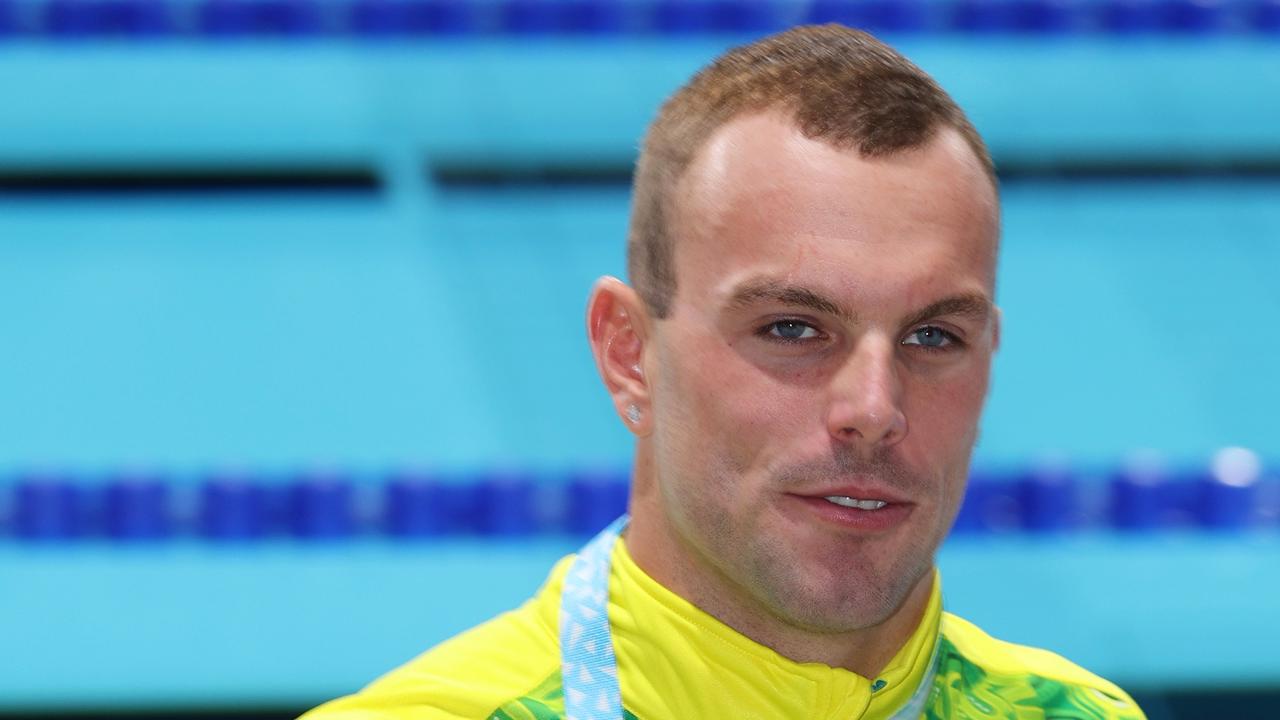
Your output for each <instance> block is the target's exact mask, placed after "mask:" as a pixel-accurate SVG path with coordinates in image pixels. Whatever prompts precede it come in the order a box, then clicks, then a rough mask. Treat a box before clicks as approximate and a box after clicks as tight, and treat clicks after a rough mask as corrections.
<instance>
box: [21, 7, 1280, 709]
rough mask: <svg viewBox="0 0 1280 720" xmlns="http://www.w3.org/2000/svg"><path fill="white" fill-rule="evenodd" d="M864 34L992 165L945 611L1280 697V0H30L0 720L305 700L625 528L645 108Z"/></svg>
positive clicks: (1224, 702) (1018, 635) (1277, 700)
mask: <svg viewBox="0 0 1280 720" xmlns="http://www.w3.org/2000/svg"><path fill="white" fill-rule="evenodd" d="M828 20H836V21H841V22H844V23H846V24H849V25H854V26H859V27H864V28H867V29H870V30H873V31H874V32H876V33H877V34H879V35H881V36H882V37H884V38H885V39H886V40H888V41H889V42H891V43H892V44H894V45H895V46H896V47H898V48H899V49H901V50H902V51H903V52H905V53H906V54H907V55H908V56H909V57H911V58H912V59H914V60H915V61H916V62H917V63H919V64H920V65H921V66H923V67H924V68H925V69H926V70H928V71H929V72H931V73H933V74H934V75H935V76H936V77H937V78H938V79H939V80H940V81H941V83H942V84H943V85H944V86H945V87H946V88H948V89H949V90H950V91H951V92H952V94H953V95H954V96H955V97H956V98H957V100H958V101H959V102H960V104H961V105H962V106H964V107H965V108H966V110H967V111H968V112H969V113H970V116H971V117H972V119H973V120H974V122H975V124H976V125H977V126H978V128H979V130H981V131H982V133H983V134H984V135H985V137H986V139H987V141H988V143H989V144H990V146H991V149H992V151H993V154H994V156H995V159H996V162H997V165H998V166H999V169H1000V173H1001V181H1002V185H1003V189H1002V192H1003V198H1004V222H1005V235H1004V245H1003V248H1002V253H1003V255H1002V259H1001V276H1000V285H999V288H998V294H999V297H998V300H999V302H1000V304H1001V305H1002V306H1003V309H1004V313H1005V315H1004V318H1005V337H1004V345H1003V348H1002V350H1001V353H1000V355H999V357H998V360H997V366H996V370H995V382H994V387H993V394H992V397H991V399H990V402H989V405H988V411H987V415H986V420H985V424H984V431H983V434H982V439H981V442H980V445H979V447H978V450H977V453H976V457H975V462H974V471H973V475H972V478H971V492H970V495H969V497H968V499H967V500H966V504H965V507H964V508H963V510H962V514H961V517H960V519H959V521H958V523H957V528H956V531H955V533H954V535H953V537H952V539H951V540H949V541H948V543H947V545H946V546H945V547H944V549H943V551H942V553H941V564H942V567H943V577H944V583H945V584H944V593H945V596H946V602H947V605H948V608H949V609H950V610H952V611H953V612H956V613H958V614H961V615H963V616H965V617H968V618H969V619H972V620H974V621H975V622H977V623H978V624H979V625H981V626H983V627H984V628H985V629H987V630H988V631H989V632H991V633H992V634H993V635H996V636H998V637H1002V638H1004V639H1008V640H1012V641H1016V642H1022V643H1028V644H1034V645H1042V646H1047V647H1050V648H1052V649H1054V650H1056V651H1058V652H1060V653H1062V654H1064V655H1066V656H1068V657H1070V658H1071V659H1073V660H1075V661H1077V662H1079V663H1081V664H1083V665H1085V666H1086V667H1088V668H1090V669H1092V670H1094V671H1096V672H1098V673H1100V674H1102V675H1104V676H1106V677H1108V678H1110V679H1113V680H1115V681H1116V682H1118V683H1120V684H1122V685H1123V686H1125V687H1126V688H1128V689H1130V690H1132V691H1133V693H1134V694H1135V695H1136V696H1137V697H1138V698H1139V700H1140V702H1142V703H1143V705H1144V706H1145V708H1146V710H1147V712H1148V714H1149V716H1150V717H1151V718H1152V719H1153V720H1157V719H1162V718H1178V719H1179V720H1187V719H1190V718H1214V719H1218V718H1275V717H1280V715H1277V713H1278V712H1280V711H1277V710H1276V708H1277V707H1280V660H1277V659H1276V653H1275V648H1276V647H1277V646H1280V622H1277V621H1278V620H1280V475H1278V474H1277V470H1278V469H1280V436H1278V435H1277V432H1276V420H1275V414H1276V410H1277V408H1280V380H1277V371H1278V370H1280V367H1278V364H1277V357H1278V356H1280V326H1278V325H1277V322H1278V321H1277V316H1278V315H1280V281H1278V280H1277V268H1280V0H817V1H815V2H798V1H791V0H683V1H679V0H675V1H672V0H0V97H3V101H0V717H6V718H16V717H63V718H72V717H74V718H81V719H84V720H87V719H88V718H105V717H137V718H141V717H166V718H184V717H190V718H195V717H206V718H207V717H226V718H286V717H293V716H294V715H296V714H297V713H299V712H301V711H302V710H304V709H306V708H308V707H310V706H312V705H315V704H317V703H319V702H321V701H323V700H326V699H329V698H331V697H334V696H336V695H340V694H344V693H348V692H352V691H354V690H356V689H357V688H358V687H360V686H361V685H363V684H364V683H366V682H368V681H369V680H371V679H372V678H373V677H375V676H376V675H378V674H379V673H381V672H384V671H386V670H388V669H390V668H391V667H393V666H395V665H397V664H399V663H401V662H404V661H406V660H408V659H409V658H410V657H412V656H413V655H415V654H417V653H418V652H421V651H422V650H424V649H426V648H427V647H429V646H431V645H433V644H434V643H436V642H438V641H439V640H441V639H443V638H445V637H448V636H449V635H452V634H454V633H455V632H457V631H459V630H461V629H463V628H465V627H468V626H470V625H472V624H474V623H476V622H479V621H481V620H483V619H486V618H487V617H490V616H491V615H493V614H495V613H497V612H499V611H501V610H504V609H508V608H511V607H514V606H515V605H516V604H518V603H519V602H521V601H522V600H523V599H524V598H526V597H528V596H529V595H530V594H531V593H532V592H533V591H534V590H535V589H536V587H537V586H538V584H539V583H540V582H541V580H542V579H543V577H544V576H545V574H546V572H547V571H548V569H549V568H550V566H551V564H552V563H553V561H554V560H555V559H556V558H558V557H560V556H561V555H562V554H565V553H567V552H571V551H572V550H574V549H576V547H577V546H578V545H579V544H580V543H581V542H582V539H583V538H585V537H586V536H589V535H590V534H592V533H593V532H594V531H596V530H598V529H599V528H601V527H603V526H604V525H605V524H606V523H607V522H608V521H609V520H610V519H612V517H614V516H615V515H616V514H618V513H619V512H620V511H621V509H622V507H624V504H625V497H626V481H627V470H628V462H629V457H630V452H631V445H630V442H629V436H628V435H627V434H626V432H625V431H624V430H623V429H622V428H621V427H620V425H619V422H618V421H617V419H616V418H615V417H614V415H613V413H612V410H611V408H610V405H609V402H608V400H607V398H606V395H605V393H604V392H603V390H602V388H601V387H600V385H599V383H598V381H597V379H596V375H595V371H594V366H593V363H592V361H591V358H590V355H589V352H588V349H587V346H586V342H585V339H584V333H583V320H582V318H583V312H584V305H585V300H586V297H587V293H588V290H589V287H590V284H591V283H592V281H593V280H594V279H595V278H596V277H597V276H599V275H601V274H605V273H611V274H618V275H621V274H622V273H623V271H624V262H623V241H624V237H625V229H626V223H627V202H628V187H629V182H630V172H631V167H632V162H633V159H634V156H635V151H636V147H637V143H638V140H639V138H640V136H641V134H642V132H643V129H644V127H645V125H646V123H647V122H648V120H649V119H650V118H651V117H652V115H653V113H654V112H655V111H656V108H657V106H658V104H659V103H660V102H661V100H662V98H663V97H664V96H665V95H666V94H668V93H669V92H670V91H672V90H673V89H674V88H676V87H677V86H678V85H679V84H681V83H682V82H683V81H684V80H685V79H686V78H687V77H688V76H689V75H690V74H691V73H692V72H693V71H694V70H696V69H697V68H698V67H699V66H700V65H702V64H703V63H705V62H706V61H707V60H709V59H710V58H712V57H714V56H715V55H716V54H717V53H718V52H719V51H721V50H723V49H724V48H726V47H727V46H729V45H731V44H736V43H739V42H742V41H746V40H749V39H752V38H755V37H759V36H762V35H764V34H766V33H768V32H772V31H774V30H778V29H781V28H784V27H787V26H789V25H792V24H796V23H799V22H820V21H828Z"/></svg>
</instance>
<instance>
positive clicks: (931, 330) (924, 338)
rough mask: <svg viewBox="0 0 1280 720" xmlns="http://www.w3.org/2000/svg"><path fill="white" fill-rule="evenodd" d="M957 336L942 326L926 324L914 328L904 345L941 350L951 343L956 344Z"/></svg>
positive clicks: (903, 342)
mask: <svg viewBox="0 0 1280 720" xmlns="http://www.w3.org/2000/svg"><path fill="white" fill-rule="evenodd" d="M956 342H958V341H957V340H956V336H955V335H952V334H951V333H949V332H947V331H946V330H943V329H942V328H940V327H934V326H933V325H926V326H924V327H922V328H916V329H915V330H912V331H911V333H910V334H909V335H907V337H906V339H905V340H903V341H902V344H903V345H919V346H921V347H923V348H926V349H928V350H941V349H943V348H945V347H948V346H950V345H954V344H955V343H956Z"/></svg>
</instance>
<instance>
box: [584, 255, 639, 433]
mask: <svg viewBox="0 0 1280 720" xmlns="http://www.w3.org/2000/svg"><path fill="white" fill-rule="evenodd" d="M647 323H648V315H647V311H646V309H645V306H644V303H643V301H642V300H641V299H640V297H639V295H637V294H636V292H635V290H633V289H632V288H630V287H629V286H627V284H626V283H624V282H622V281H621V280H618V279H617V278H614V277H603V278H600V280H598V281H596V284H595V287H593V288H592V290H591V299H590V301H589V302H588V304H587V338H588V340H589V342H590V343H591V352H592V354H593V355H594V356H595V360H596V369H597V370H598V371H599V372H600V378H601V379H602V380H604V384H605V389H606V390H608V392H609V395H610V397H611V398H612V399H613V404H614V409H615V410H616V412H617V413H618V415H619V417H621V418H622V419H623V421H624V424H625V425H626V426H627V428H628V429H629V430H630V431H631V432H633V433H635V434H637V435H646V434H648V432H649V430H650V428H651V421H650V417H651V415H652V414H651V413H650V412H649V387H648V383H647V381H646V379H645V373H644V369H643V368H644V346H645V340H646V338H647V330H648V326H647Z"/></svg>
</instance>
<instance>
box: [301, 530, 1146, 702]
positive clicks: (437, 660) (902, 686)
mask: <svg viewBox="0 0 1280 720" xmlns="http://www.w3.org/2000/svg"><path fill="white" fill-rule="evenodd" d="M572 559H573V556H569V557H566V558H564V559H562V560H561V561H560V562H558V563H557V564H556V566H555V568H554V569H553V570H552V571H551V575H550V577H549V578H548V579H547V581H546V583H545V584H544V585H543V587H542V589H541V590H539V592H538V594H537V595H536V596H534V597H533V598H532V599H530V600H529V601H527V602H526V603H525V604H524V605H522V606H521V607H519V608H518V609H516V610H513V611H511V612H508V613H504V614H503V615H500V616H498V617H496V618H494V619H493V620H490V621H489V622H487V623H484V624H483V625H480V626H477V627H475V628H473V629H471V630H469V631H467V632H465V633H463V634H461V635H458V636H457V637H454V638H452V639H451V640H448V641H446V642H445V643H443V644H441V645H439V646H438V647H436V648H434V649H432V650H429V651H427V652H426V653H424V654H422V655H421V656H419V657H417V658H415V659H414V660H411V661H410V662H408V663H407V664H405V665H404V666H402V667H400V668H398V669H396V670H394V671H392V672H391V673H389V674H387V675H386V676H384V677H382V678H380V679H378V680H377V681H375V682H374V683H372V684H371V685H369V686H368V687H366V688H365V689H364V690H361V691H360V692H358V693H356V694H354V695H350V696H348V697H344V698H339V699H337V700H334V701H332V702H329V703H326V704H324V705H322V706H320V707H318V708H316V709H315V710H312V711H311V712H309V713H307V714H306V715H304V716H303V718H302V720H375V719H376V720H464V719H465V720H486V719H488V720H548V719H553V718H554V719H556V720H559V719H560V718H563V717H564V696H563V689H562V688H561V683H560V647H559V635H558V625H557V618H558V616H559V607H560V588H561V583H562V581H563V578H564V575H565V573H566V571H567V570H568V568H569V565H570V563H571V562H572ZM610 573H611V574H610V581H609V621H610V625H611V628H612V632H613V639H614V649H615V652H616V656H617V663H618V674H619V684H620V686H621V689H622V702H623V708H624V715H625V717H626V718H627V719H628V720H711V719H715V720H721V719H728V718H732V719H733V720H756V719H758V720H785V719H790V718H794V719H795V720H800V719H801V718H803V719H804V720H825V719H827V718H831V719H833V720H835V719H839V720H885V719H887V718H889V717H891V716H892V715H893V714H894V712H895V711H897V710H898V709H899V708H901V707H902V705H904V704H905V703H906V701H907V699H908V698H909V697H910V696H911V695H912V693H913V692H914V691H915V690H916V688H917V687H919V685H920V683H921V682H923V681H924V680H925V678H926V676H927V674H928V670H929V666H930V662H931V661H934V660H935V652H936V653H937V655H936V663H937V664H936V668H937V672H936V675H935V676H934V679H933V687H932V690H931V691H930V695H929V700H928V704H927V706H926V710H925V713H924V717H925V718H928V719H929V720H935V719H936V720H943V719H951V718H956V719H959V718H973V719H975V720H976V719H977V718H1011V719H1016V720H1049V719H1053V720H1067V719H1079V720H1085V719H1088V720H1143V718H1144V716H1143V714H1142V712H1141V710H1139V709H1138V706H1137V705H1136V704H1134V702H1133V700H1132V699H1131V698H1130V697H1129V696H1128V695H1127V694H1125V692H1124V691H1123V690H1121V689H1120V688H1118V687H1116V686H1115V685H1113V684H1111V683H1110V682H1107V681H1106V680H1103V679H1102V678H1100V677H1098V676H1096V675H1093V674H1091V673H1089V672H1087V671H1085V670H1083V669H1081V668H1080V667H1077V666H1076V665H1073V664H1072V663H1070V662H1067V661H1066V660H1064V659H1063V658H1061V657H1059V656H1057V655H1055V654H1053V653H1050V652H1046V651H1044V650H1038V649H1035V648H1028V647H1023V646H1020V645H1013V644H1010V643H1005V642H1001V641H999V640H995V639H993V638H991V637H989V636H988V635H987V634H986V633H984V632H982V631H981V630H979V629H978V628H977V627H975V626H973V625H972V624H970V623H968V622H966V621H964V620H962V619H960V618H958V617H956V616H954V615H951V614H950V613H945V612H943V611H942V602H941V595H940V591H939V587H938V586H939V583H937V582H935V583H934V589H933V595H932V597H931V598H930V600H929V605H928V608H927V609H926V611H925V615H924V618H923V620H922V621H921V623H920V626H919V627H918V628H917V630H916V631H915V633H914V634H913V635H912V637H911V638H910V639H909V640H908V641H907V643H906V645H904V646H903V647H902V649H901V650H899V651H898V653H897V655H896V656H895V657H894V658H893V660H892V661H890V663H889V664H888V666H886V667H885V669H884V670H883V671H882V672H881V673H880V675H879V676H878V677H877V678H875V679H868V678H864V677H862V676H860V675H857V674H855V673H853V672H850V671H848V670H844V669H841V668H832V667H828V666H826V665H821V664H817V663H797V662H794V661H792V660H789V659H787V658H784V657H782V656H781V655H778V654H777V653H776V652H774V651H773V650H770V649H769V648H767V647H764V646H762V645H759V644H757V643H755V642H754V641H752V640H750V639H748V638H746V637H744V636H743V635H740V634H739V633H737V632H736V631H734V630H733V629H731V628H729V627H728V626H727V625H724V624H723V623H721V622H719V621H718V620H716V619H715V618H713V617H711V616H710V615H708V614H706V613H704V612H702V611H701V610H699V609H698V608H696V607H694V606H693V605H692V604H690V603H689V602H688V601H686V600H684V599H683V598H681V597H680V596H678V595H676V594H675V593H673V592H671V591H670V590H668V589H667V588H665V587H663V586H662V585H660V584H658V583H657V582H656V581H655V580H653V579H652V578H650V577H649V576H648V575H646V574H645V573H644V571H642V570H641V569H640V568H639V567H638V566H637V565H636V564H635V562H634V561H633V560H632V559H631V556H630V555H629V554H628V553H627V551H626V545H625V542H623V541H619V542H618V543H617V544H615V545H614V548H613V555H612V566H611V570H610ZM873 688H874V689H873Z"/></svg>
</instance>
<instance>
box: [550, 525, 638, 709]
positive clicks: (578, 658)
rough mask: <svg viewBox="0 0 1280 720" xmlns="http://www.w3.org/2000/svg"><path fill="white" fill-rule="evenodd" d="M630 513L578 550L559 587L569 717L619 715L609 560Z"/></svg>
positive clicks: (562, 662)
mask: <svg viewBox="0 0 1280 720" xmlns="http://www.w3.org/2000/svg"><path fill="white" fill-rule="evenodd" d="M627 520H628V518H627V516H626V515H623V516H622V517H620V518H618V519H617V520H614V521H613V523H612V524H611V525H609V527H607V528H605V529H604V530H602V531H600V534H599V535H597V536H595V538H594V539H592V540H591V542H589V543H587V546H586V547H584V548H582V551H581V552H579V553H578V557H577V559H575V560H574V561H573V565H572V566H571V567H570V568H569V573H568V574H567V575H565V577H564V587H563V589H562V590H561V591H560V677H561V680H562V683H563V685H564V716H565V718H567V720H620V718H621V717H622V691H621V690H620V689H619V688H618V663H617V661H616V660H615V659H614V657H613V636H612V635H611V634H610V632H609V561H610V559H611V558H612V555H613V544H614V542H616V541H617V539H618V535H619V534H621V533H622V528H624V527H626V525H627Z"/></svg>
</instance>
